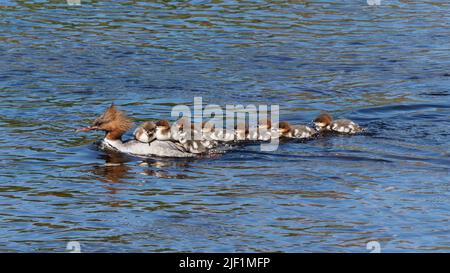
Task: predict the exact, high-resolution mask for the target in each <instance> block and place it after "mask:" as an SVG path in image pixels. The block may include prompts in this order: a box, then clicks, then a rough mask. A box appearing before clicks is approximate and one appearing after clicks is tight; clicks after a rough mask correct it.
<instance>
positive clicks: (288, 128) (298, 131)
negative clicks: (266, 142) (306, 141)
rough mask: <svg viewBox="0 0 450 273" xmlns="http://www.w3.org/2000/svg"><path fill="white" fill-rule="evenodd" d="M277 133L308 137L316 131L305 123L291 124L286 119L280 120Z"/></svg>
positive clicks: (290, 136)
mask: <svg viewBox="0 0 450 273" xmlns="http://www.w3.org/2000/svg"><path fill="white" fill-rule="evenodd" d="M278 127H279V134H280V136H283V137H288V138H310V137H312V136H314V135H315V134H316V133H317V131H316V130H314V129H313V128H310V127H308V126H305V125H291V124H290V123H289V122H287V121H282V122H280V124H279V126H278Z"/></svg>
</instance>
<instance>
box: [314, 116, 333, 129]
mask: <svg viewBox="0 0 450 273" xmlns="http://www.w3.org/2000/svg"><path fill="white" fill-rule="evenodd" d="M313 122H314V123H315V124H316V125H317V126H318V127H327V126H328V125H330V124H331V123H332V122H333V117H331V115H330V114H328V113H322V114H320V115H318V116H317V117H316V118H315V119H314V120H313Z"/></svg>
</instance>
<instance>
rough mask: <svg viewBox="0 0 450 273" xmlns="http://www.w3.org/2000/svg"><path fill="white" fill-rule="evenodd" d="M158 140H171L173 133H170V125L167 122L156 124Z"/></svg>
mask: <svg viewBox="0 0 450 273" xmlns="http://www.w3.org/2000/svg"><path fill="white" fill-rule="evenodd" d="M155 136H156V139H158V140H171V139H172V133H171V132H170V124H169V122H168V121H167V120H160V121H158V122H156V133H155Z"/></svg>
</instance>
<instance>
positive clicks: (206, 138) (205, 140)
mask: <svg viewBox="0 0 450 273" xmlns="http://www.w3.org/2000/svg"><path fill="white" fill-rule="evenodd" d="M214 129H215V125H214V123H210V122H203V123H202V136H201V138H202V145H203V146H205V147H206V148H208V149H212V148H214V147H215V146H217V141H215V140H214V139H213V138H212V136H213V134H214Z"/></svg>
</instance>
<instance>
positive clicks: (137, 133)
mask: <svg viewBox="0 0 450 273" xmlns="http://www.w3.org/2000/svg"><path fill="white" fill-rule="evenodd" d="M155 131H156V124H155V123H154V122H153V121H146V122H144V123H142V124H141V125H140V126H139V127H137V128H136V130H134V133H133V135H134V138H135V139H136V140H137V141H140V142H144V143H149V142H152V141H153V140H154V139H155V138H156V136H155Z"/></svg>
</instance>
